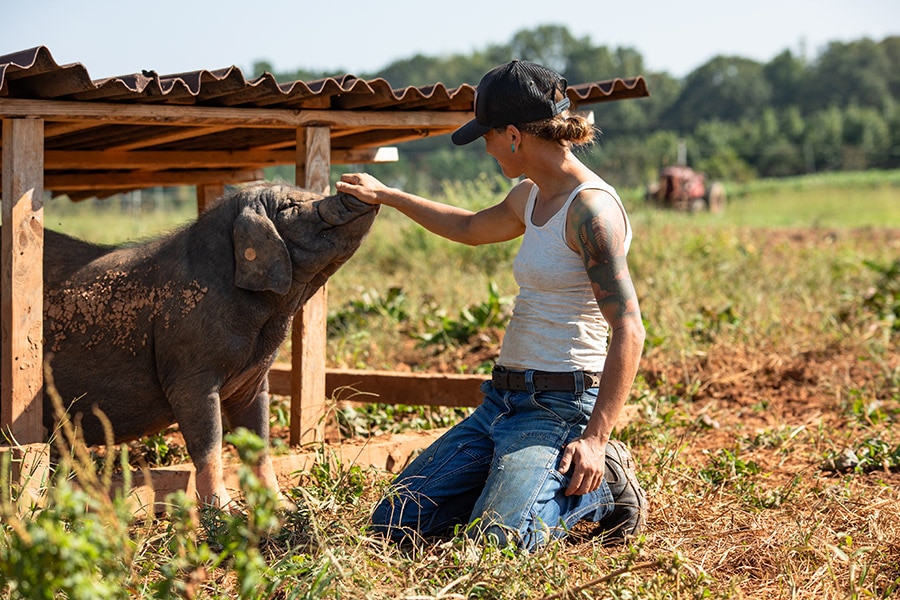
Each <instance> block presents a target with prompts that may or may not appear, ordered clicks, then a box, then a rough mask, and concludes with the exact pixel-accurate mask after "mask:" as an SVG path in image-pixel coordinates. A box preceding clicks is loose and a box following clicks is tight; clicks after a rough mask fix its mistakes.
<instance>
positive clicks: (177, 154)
mask: <svg viewBox="0 0 900 600" xmlns="http://www.w3.org/2000/svg"><path fill="white" fill-rule="evenodd" d="M2 154H3V152H2V151H0V156H2ZM296 160H297V152H296V151H295V150H294V149H293V147H292V148H291V149H290V150H277V151H276V150H261V149H256V150H235V151H228V150H218V151H192V152H181V151H162V150H133V151H125V150H74V151H72V150H48V151H47V152H45V153H44V168H46V169H47V170H51V169H66V170H78V169H88V170H92V171H96V170H99V169H173V168H175V169H222V168H241V169H250V168H263V167H270V166H275V165H293V164H295V161H296ZM397 160H398V154H397V149H396V148H391V147H385V148H362V149H359V150H333V151H332V152H331V162H332V164H335V163H343V164H361V163H374V162H396V161H397Z"/></svg>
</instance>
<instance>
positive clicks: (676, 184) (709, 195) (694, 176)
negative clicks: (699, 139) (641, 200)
mask: <svg viewBox="0 0 900 600" xmlns="http://www.w3.org/2000/svg"><path fill="white" fill-rule="evenodd" d="M646 199H647V201H648V202H652V203H654V204H656V205H658V206H661V207H664V208H671V209H674V210H683V211H688V212H692V213H696V212H702V211H707V210H708V211H710V212H714V213H718V212H722V211H723V210H725V186H724V185H722V183H720V182H718V181H715V182H713V183H711V184H709V185H707V183H706V176H705V175H704V174H703V173H698V172H696V171H694V170H693V169H691V168H690V167H687V166H670V167H664V168H663V169H662V170H661V171H660V172H659V179H658V180H657V181H655V182H653V183H651V184H650V185H648V186H647V193H646Z"/></svg>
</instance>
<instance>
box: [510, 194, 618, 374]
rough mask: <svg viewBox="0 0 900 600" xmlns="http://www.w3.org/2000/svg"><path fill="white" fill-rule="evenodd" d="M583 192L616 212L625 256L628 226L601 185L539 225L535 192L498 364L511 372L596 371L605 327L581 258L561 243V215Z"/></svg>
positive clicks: (563, 236) (563, 228)
mask: <svg viewBox="0 0 900 600" xmlns="http://www.w3.org/2000/svg"><path fill="white" fill-rule="evenodd" d="M584 189H597V190H603V191H605V192H607V193H608V194H610V195H611V196H612V197H613V198H614V199H615V200H616V203H617V204H618V205H619V208H621V209H622V215H623V217H624V218H625V227H626V236H625V251H626V252H627V251H628V248H629V247H630V245H631V237H632V232H631V224H630V223H629V221H628V215H627V214H626V213H625V208H624V206H623V205H622V201H621V200H620V199H619V196H618V194H617V193H616V191H615V189H614V188H613V187H612V186H611V185H609V184H608V183H606V182H605V181H602V180H600V181H588V182H585V183H582V184H581V185H579V186H578V187H576V188H575V189H574V190H572V193H571V194H569V197H568V198H567V199H566V202H565V204H563V206H562V208H560V209H559V211H557V213H556V214H555V215H553V216H552V217H551V218H550V220H548V221H547V222H546V223H545V224H544V225H542V226H540V227H538V226H537V225H535V224H534V222H533V220H532V219H533V213H534V205H535V200H536V198H537V192H538V187H537V186H534V187H533V188H532V190H531V194H530V195H529V196H528V202H527V203H526V205H525V235H524V237H523V238H522V244H521V247H520V248H519V252H518V254H517V255H516V259H515V261H514V262H513V275H514V277H515V279H516V283H517V284H518V285H519V294H518V296H516V303H515V308H514V309H513V316H512V319H511V320H510V322H509V325H508V326H507V328H506V333H505V334H504V337H503V345H502V347H501V349H500V357H499V358H498V360H497V364H498V365H502V366H504V367H506V368H508V369H512V370H527V369H535V370H538V371H602V370H603V365H604V363H605V362H606V349H607V339H608V337H609V324H608V323H607V322H606V319H605V318H604V317H603V315H602V314H601V312H600V307H599V306H598V305H597V300H596V298H595V297H594V292H593V290H592V289H591V282H590V280H589V279H588V275H587V271H586V270H585V267H584V261H583V260H582V258H581V255H580V254H578V253H577V252H575V251H574V250H572V249H571V248H570V247H569V246H568V244H566V215H567V214H568V212H569V207H570V206H571V204H572V201H573V200H574V199H575V197H576V196H577V195H578V193H579V192H581V191H582V190H584Z"/></svg>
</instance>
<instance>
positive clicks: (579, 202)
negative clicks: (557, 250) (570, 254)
mask: <svg viewBox="0 0 900 600" xmlns="http://www.w3.org/2000/svg"><path fill="white" fill-rule="evenodd" d="M599 183H600V184H601V185H600V186H599V187H598V188H588V189H584V190H581V191H580V192H579V193H578V195H577V196H576V197H575V198H574V199H573V200H572V204H571V205H570V206H569V210H568V213H567V214H566V239H567V240H568V242H569V244H570V246H572V247H573V248H576V247H577V240H579V239H582V240H583V239H584V236H585V235H586V234H588V233H590V234H591V235H592V237H593V236H597V235H601V236H602V237H608V238H614V239H622V240H624V239H625V237H626V235H627V231H628V223H627V220H626V216H625V209H624V207H623V206H622V204H621V201H620V200H619V199H618V196H617V195H616V191H615V190H614V189H613V188H612V187H611V186H609V185H608V184H605V182H602V181H600V182H599Z"/></svg>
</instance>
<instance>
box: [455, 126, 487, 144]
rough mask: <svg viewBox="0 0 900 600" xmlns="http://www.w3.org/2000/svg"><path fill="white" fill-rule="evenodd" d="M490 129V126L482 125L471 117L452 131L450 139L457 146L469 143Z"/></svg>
mask: <svg viewBox="0 0 900 600" xmlns="http://www.w3.org/2000/svg"><path fill="white" fill-rule="evenodd" d="M490 130H491V127H490V126H489V125H482V124H481V123H479V122H478V121H477V120H476V119H472V120H471V121H469V122H468V123H466V124H465V125H463V126H462V127H460V128H459V129H457V130H456V131H454V132H453V135H452V136H450V139H451V140H453V143H454V144H456V145H457V146H465V145H466V144H471V143H472V142H474V141H475V140H477V139H478V138H480V137H481V136H483V135H484V134H486V133H487V132H488V131H490Z"/></svg>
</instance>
